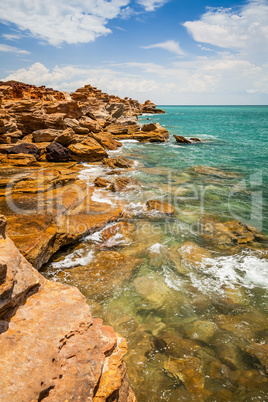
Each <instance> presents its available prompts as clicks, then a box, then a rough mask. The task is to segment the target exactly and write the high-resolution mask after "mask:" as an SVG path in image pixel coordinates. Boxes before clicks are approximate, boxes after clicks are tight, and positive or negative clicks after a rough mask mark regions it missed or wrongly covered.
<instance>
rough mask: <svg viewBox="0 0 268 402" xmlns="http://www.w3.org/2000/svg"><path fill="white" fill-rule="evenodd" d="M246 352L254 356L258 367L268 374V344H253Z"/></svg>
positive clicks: (246, 348)
mask: <svg viewBox="0 0 268 402" xmlns="http://www.w3.org/2000/svg"><path fill="white" fill-rule="evenodd" d="M244 350H245V351H246V352H247V353H248V354H249V355H251V356H252V358H253V362H254V364H255V365H256V367H258V368H262V369H264V370H265V372H266V374H268V344H267V343H265V344H262V343H253V344H251V345H250V346H248V347H245V348H244Z"/></svg>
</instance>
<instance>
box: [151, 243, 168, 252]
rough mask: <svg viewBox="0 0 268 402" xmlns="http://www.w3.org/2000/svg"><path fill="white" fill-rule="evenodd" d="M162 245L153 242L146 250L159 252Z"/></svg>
mask: <svg viewBox="0 0 268 402" xmlns="http://www.w3.org/2000/svg"><path fill="white" fill-rule="evenodd" d="M163 247H164V246H163V244H161V243H155V244H153V245H152V246H151V247H149V248H148V250H149V251H150V252H151V253H156V254H160V252H161V249H162V248H163Z"/></svg>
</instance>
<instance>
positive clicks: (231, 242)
mask: <svg viewBox="0 0 268 402" xmlns="http://www.w3.org/2000/svg"><path fill="white" fill-rule="evenodd" d="M201 225H202V233H201V235H202V237H203V238H204V239H205V240H206V241H207V242H208V243H209V244H213V245H214V247H216V248H222V247H231V246H236V247H245V246H255V247H258V246H261V245H262V244H263V243H264V244H265V243H267V238H266V236H264V235H263V234H262V233H261V232H260V231H259V230H258V229H256V228H254V227H253V226H249V225H247V224H244V223H241V222H239V221H236V220H233V221H228V222H224V223H222V222H219V221H212V220H209V219H204V220H203V221H202V222H201Z"/></svg>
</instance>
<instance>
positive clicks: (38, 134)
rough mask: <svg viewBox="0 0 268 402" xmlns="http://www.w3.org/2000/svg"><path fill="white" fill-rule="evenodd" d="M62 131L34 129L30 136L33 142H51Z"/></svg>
mask: <svg viewBox="0 0 268 402" xmlns="http://www.w3.org/2000/svg"><path fill="white" fill-rule="evenodd" d="M61 133H62V131H60V130H53V129H52V128H51V129H44V130H36V131H34V132H33V133H32V138H33V141H34V142H51V141H53V140H55V139H56V138H57V137H58V136H59V135H61Z"/></svg>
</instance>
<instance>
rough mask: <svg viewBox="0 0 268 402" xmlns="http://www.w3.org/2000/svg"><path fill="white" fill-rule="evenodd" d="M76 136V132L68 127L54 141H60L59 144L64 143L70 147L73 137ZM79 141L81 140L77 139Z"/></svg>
mask: <svg viewBox="0 0 268 402" xmlns="http://www.w3.org/2000/svg"><path fill="white" fill-rule="evenodd" d="M74 137H75V132H74V131H73V130H72V129H71V128H67V129H66V130H64V131H62V132H61V133H60V134H59V135H58V136H57V137H56V138H55V140H54V141H56V142H58V143H59V144H61V145H63V146H64V147H68V145H70V144H72V143H73V138H74ZM80 141H82V139H81V138H80ZM77 142H79V141H77Z"/></svg>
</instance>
